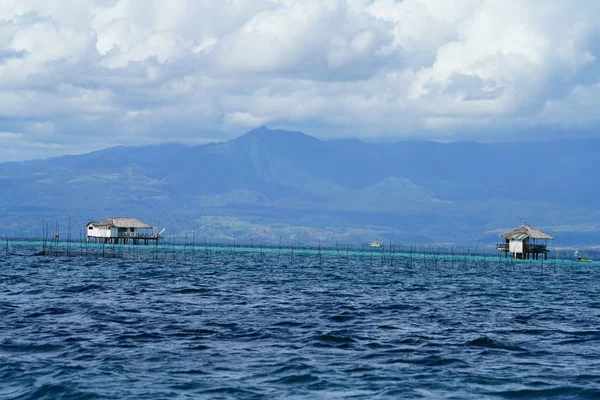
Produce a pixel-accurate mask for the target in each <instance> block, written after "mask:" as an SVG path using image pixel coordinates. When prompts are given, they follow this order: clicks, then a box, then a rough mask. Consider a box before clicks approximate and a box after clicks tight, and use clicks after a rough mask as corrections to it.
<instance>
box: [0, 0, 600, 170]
mask: <svg viewBox="0 0 600 400" xmlns="http://www.w3.org/2000/svg"><path fill="white" fill-rule="evenodd" d="M599 37H600V2H598V1H596V0H575V1H573V0H571V1H563V0H552V1H539V0H532V1H528V0H503V1H500V0H443V1H438V0H436V1H434V0H404V1H393V0H170V1H162V0H60V1H59V0H57V1H50V0H4V1H3V2H2V5H0V105H1V107H0V110H2V111H1V113H0V161H8V160H22V159H29V158H37V157H48V156H54V155H59V154H66V153H80V152H86V151H90V150H94V149H99V148H104V147H108V146H111V145H116V144H126V145H132V144H139V145H141V144H151V143H161V142H184V143H190V144H195V143H204V142H207V141H218V140H225V139H229V138H232V137H235V136H238V135H240V134H242V133H244V132H246V131H247V130H249V129H252V128H254V127H256V126H259V125H267V126H269V127H274V128H288V129H297V130H302V131H304V132H306V133H308V134H311V135H314V136H317V137H320V138H323V139H329V138H340V137H355V138H361V139H364V140H395V139H403V138H423V139H432V140H443V141H452V140H465V139H468V140H481V141H495V140H514V139H517V138H519V137H520V135H521V134H523V132H524V133H526V134H527V135H530V136H531V137H532V138H545V137H546V136H547V135H549V132H551V133H552V134H551V135H552V137H553V138H554V137H574V136H587V137H590V136H597V135H598V129H597V126H598V119H599V118H600V117H599V115H600V113H598V110H600V64H599V61H598V57H599V56H600V40H598V38H599Z"/></svg>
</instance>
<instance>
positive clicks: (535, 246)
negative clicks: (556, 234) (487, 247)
mask: <svg viewBox="0 0 600 400" xmlns="http://www.w3.org/2000/svg"><path fill="white" fill-rule="evenodd" d="M500 237H503V238H505V242H504V243H498V245H497V246H496V248H497V249H498V250H499V251H503V252H504V255H505V257H508V253H511V254H512V257H513V258H517V259H521V260H526V259H530V258H531V259H534V260H538V259H539V257H540V254H541V255H542V257H544V259H548V252H549V250H548V240H554V238H553V237H552V236H550V235H548V234H547V233H544V232H542V231H540V230H539V229H537V228H534V227H533V226H531V225H527V224H524V225H521V226H519V227H518V228H515V229H513V230H511V231H508V232H504V233H501V234H500Z"/></svg>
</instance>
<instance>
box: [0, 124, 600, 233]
mask: <svg viewBox="0 0 600 400" xmlns="http://www.w3.org/2000/svg"><path fill="white" fill-rule="evenodd" d="M599 148H600V141H598V140H591V139H587V140H565V141H550V142H544V143H493V144H484V143H475V142H458V143H448V144H444V143H437V142H426V141H423V142H418V141H402V142H395V143H365V142H361V141H358V140H337V141H328V142H325V141H321V140H318V139H316V138H314V137H311V136H308V135H305V134H303V133H300V132H290V131H283V130H269V129H267V128H259V129H255V130H252V131H250V132H248V133H247V134H245V135H243V136H241V137H239V138H237V139H234V140H231V141H228V142H223V143H213V144H207V145H201V146H195V147H186V146H183V145H178V144H164V145H157V146H146V147H114V148H108V149H105V150H101V151H96V152H92V153H89V154H83V155H77V156H63V157H57V158H52V159H47V160H35V161H27V162H11V163H3V164H0V190H1V191H2V193H3V195H2V196H1V197H0V222H1V225H2V227H3V229H2V231H4V232H2V233H6V234H7V235H9V236H22V237H39V236H40V235H41V230H42V224H43V223H44V221H45V222H46V223H49V224H51V225H53V224H54V223H55V220H57V219H58V220H60V223H61V226H63V227H65V224H66V221H67V219H68V218H70V219H71V223H72V226H73V232H74V234H73V235H74V236H77V234H78V233H79V230H80V228H82V227H83V226H84V225H85V223H87V222H88V221H92V220H101V219H104V218H107V217H116V216H132V217H136V218H140V219H142V220H144V221H146V222H148V223H150V224H152V225H155V224H160V225H161V226H163V227H166V228H167V232H166V233H167V234H177V235H180V236H183V235H186V234H188V235H189V234H191V233H192V232H193V231H194V230H195V231H196V234H197V235H199V236H200V237H202V236H205V237H209V238H212V239H214V240H228V238H231V237H233V236H236V237H237V238H238V239H239V240H250V239H252V240H265V241H275V240H278V239H279V237H282V238H283V240H292V239H294V240H298V241H305V242H315V241H317V240H321V241H323V242H334V241H336V240H340V241H350V242H353V243H361V242H366V241H369V240H376V239H378V240H392V241H394V242H396V243H405V244H410V243H433V242H435V243H456V244H467V243H470V242H473V241H482V242H490V243H493V242H494V241H495V240H496V236H497V231H498V230H502V229H504V228H512V227H515V226H517V225H520V224H521V223H522V221H523V220H524V219H526V220H527V221H528V223H531V224H532V225H535V226H537V227H540V228H542V229H546V230H548V232H549V233H551V234H553V235H554V236H556V238H557V243H556V244H557V245H559V244H563V245H567V244H595V243H600V228H599V226H600V225H599V224H600V212H599V211H598V208H597V207H596V200H597V199H598V198H599V194H600V189H599V188H598V185H597V184H596V178H597V176H598V173H599V172H598V171H600V157H598V152H597V150H598V149H599Z"/></svg>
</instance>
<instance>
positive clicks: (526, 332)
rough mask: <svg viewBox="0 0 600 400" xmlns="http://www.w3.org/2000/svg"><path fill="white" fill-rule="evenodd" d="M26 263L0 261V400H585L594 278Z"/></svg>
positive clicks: (376, 265)
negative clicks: (347, 399)
mask: <svg viewBox="0 0 600 400" xmlns="http://www.w3.org/2000/svg"><path fill="white" fill-rule="evenodd" d="M38 251H39V244H32V243H16V244H14V243H11V247H10V250H9V249H8V248H7V251H6V254H2V255H0V399H15V400H16V399H19V400H25V399H197V398H202V399H338V398H339V399H345V398H350V399H372V398H382V399H411V398H424V399H486V398H489V399H527V398H545V399H592V398H599V397H600V265H599V264H597V263H594V262H591V263H577V262H572V261H560V260H556V259H554V260H545V261H542V260H524V261H514V260H510V259H504V258H502V257H498V256H493V255H490V256H481V255H480V256H475V255H474V254H471V255H468V254H462V255H461V254H452V255H450V254H449V251H447V249H446V250H444V251H443V252H442V251H438V250H434V249H432V250H431V251H430V250H426V249H425V248H424V249H423V251H421V252H419V249H416V248H415V249H412V250H411V251H410V252H406V250H404V251H403V252H401V251H398V252H396V253H394V252H389V251H388V252H387V253H386V251H385V249H383V250H379V249H375V250H365V251H347V250H346V249H339V248H338V249H335V248H334V249H323V250H321V249H318V250H317V249H314V248H313V249H302V248H293V247H287V248H282V247H279V248H262V247H261V248H257V247H252V248H247V247H246V248H242V247H227V246H223V247H212V246H211V247H210V248H209V247H208V246H196V247H189V246H188V247H184V248H181V246H179V247H176V246H172V247H169V246H159V247H153V246H147V247H144V246H138V247H137V248H132V247H127V248H125V249H118V248H117V249H115V247H114V246H113V247H112V248H111V247H108V248H106V247H104V248H101V247H98V246H96V247H90V248H88V246H86V247H85V251H84V249H83V247H77V246H74V247H73V248H71V249H67V252H66V253H65V252H63V251H55V252H54V254H53V253H52V251H46V253H45V255H44V256H40V255H37V256H35V255H34V254H35V253H36V252H38ZM420 253H422V254H420Z"/></svg>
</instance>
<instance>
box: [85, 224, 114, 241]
mask: <svg viewBox="0 0 600 400" xmlns="http://www.w3.org/2000/svg"><path fill="white" fill-rule="evenodd" d="M90 228H92V229H90ZM87 236H88V237H100V238H107V237H110V229H108V227H106V226H93V225H88V227H87Z"/></svg>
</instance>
